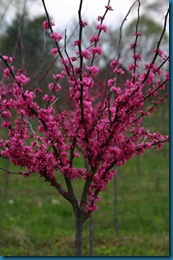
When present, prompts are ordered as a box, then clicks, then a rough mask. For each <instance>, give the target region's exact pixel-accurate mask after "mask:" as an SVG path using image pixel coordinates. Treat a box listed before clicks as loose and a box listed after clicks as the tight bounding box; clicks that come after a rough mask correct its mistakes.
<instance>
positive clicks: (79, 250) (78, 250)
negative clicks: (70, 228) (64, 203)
mask: <svg viewBox="0 0 173 260" xmlns="http://www.w3.org/2000/svg"><path fill="white" fill-rule="evenodd" d="M75 254H76V256H82V254H83V222H82V216H81V214H80V213H79V214H77V216H75Z"/></svg>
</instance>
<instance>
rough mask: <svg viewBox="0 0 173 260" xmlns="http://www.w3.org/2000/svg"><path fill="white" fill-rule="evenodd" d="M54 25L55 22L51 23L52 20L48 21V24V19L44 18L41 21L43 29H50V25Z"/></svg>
mask: <svg viewBox="0 0 173 260" xmlns="http://www.w3.org/2000/svg"><path fill="white" fill-rule="evenodd" d="M54 25H55V23H53V22H50V24H49V21H48V20H46V21H44V22H43V25H42V26H43V29H44V30H49V29H50V26H51V27H52V26H54Z"/></svg>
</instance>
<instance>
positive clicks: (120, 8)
mask: <svg viewBox="0 0 173 260" xmlns="http://www.w3.org/2000/svg"><path fill="white" fill-rule="evenodd" d="M37 2H40V1H37ZM79 2H80V0H63V1H62V0H45V3H46V6H47V9H48V12H49V14H50V16H52V17H53V20H54V21H55V23H56V25H57V26H58V27H60V26H61V27H64V28H65V27H68V25H69V24H70V23H71V21H72V18H73V17H75V18H76V19H77V13H78V8H79ZM133 2H134V1H133V0H121V1H120V0H112V1H111V6H112V7H113V9H114V11H110V12H108V14H107V17H106V20H105V23H106V24H107V25H109V24H112V25H114V24H115V26H116V25H118V24H119V23H120V22H121V21H122V20H123V18H124V16H125V15H126V13H127V12H128V10H129V8H130V6H131V5H132V3H133ZM107 3H108V1H107V0H99V3H98V1H93V0H84V1H83V8H82V13H83V14H84V15H85V17H86V20H87V21H88V20H89V21H96V19H97V17H98V16H99V15H103V13H104V11H105V5H107ZM32 10H33V14H34V15H38V13H42V12H43V7H42V6H41V5H38V4H35V3H33V4H32Z"/></svg>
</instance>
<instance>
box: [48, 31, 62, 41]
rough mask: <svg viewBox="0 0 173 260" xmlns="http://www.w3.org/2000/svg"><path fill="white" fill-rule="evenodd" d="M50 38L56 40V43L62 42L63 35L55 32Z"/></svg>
mask: <svg viewBox="0 0 173 260" xmlns="http://www.w3.org/2000/svg"><path fill="white" fill-rule="evenodd" d="M50 38H51V39H54V40H55V41H60V40H62V35H61V34H59V33H57V32H53V33H51V34H50Z"/></svg>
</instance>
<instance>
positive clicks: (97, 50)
mask: <svg viewBox="0 0 173 260" xmlns="http://www.w3.org/2000/svg"><path fill="white" fill-rule="evenodd" d="M89 51H90V52H91V53H92V54H93V55H95V54H98V55H101V54H102V48H101V47H100V46H97V47H90V49H89Z"/></svg>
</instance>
